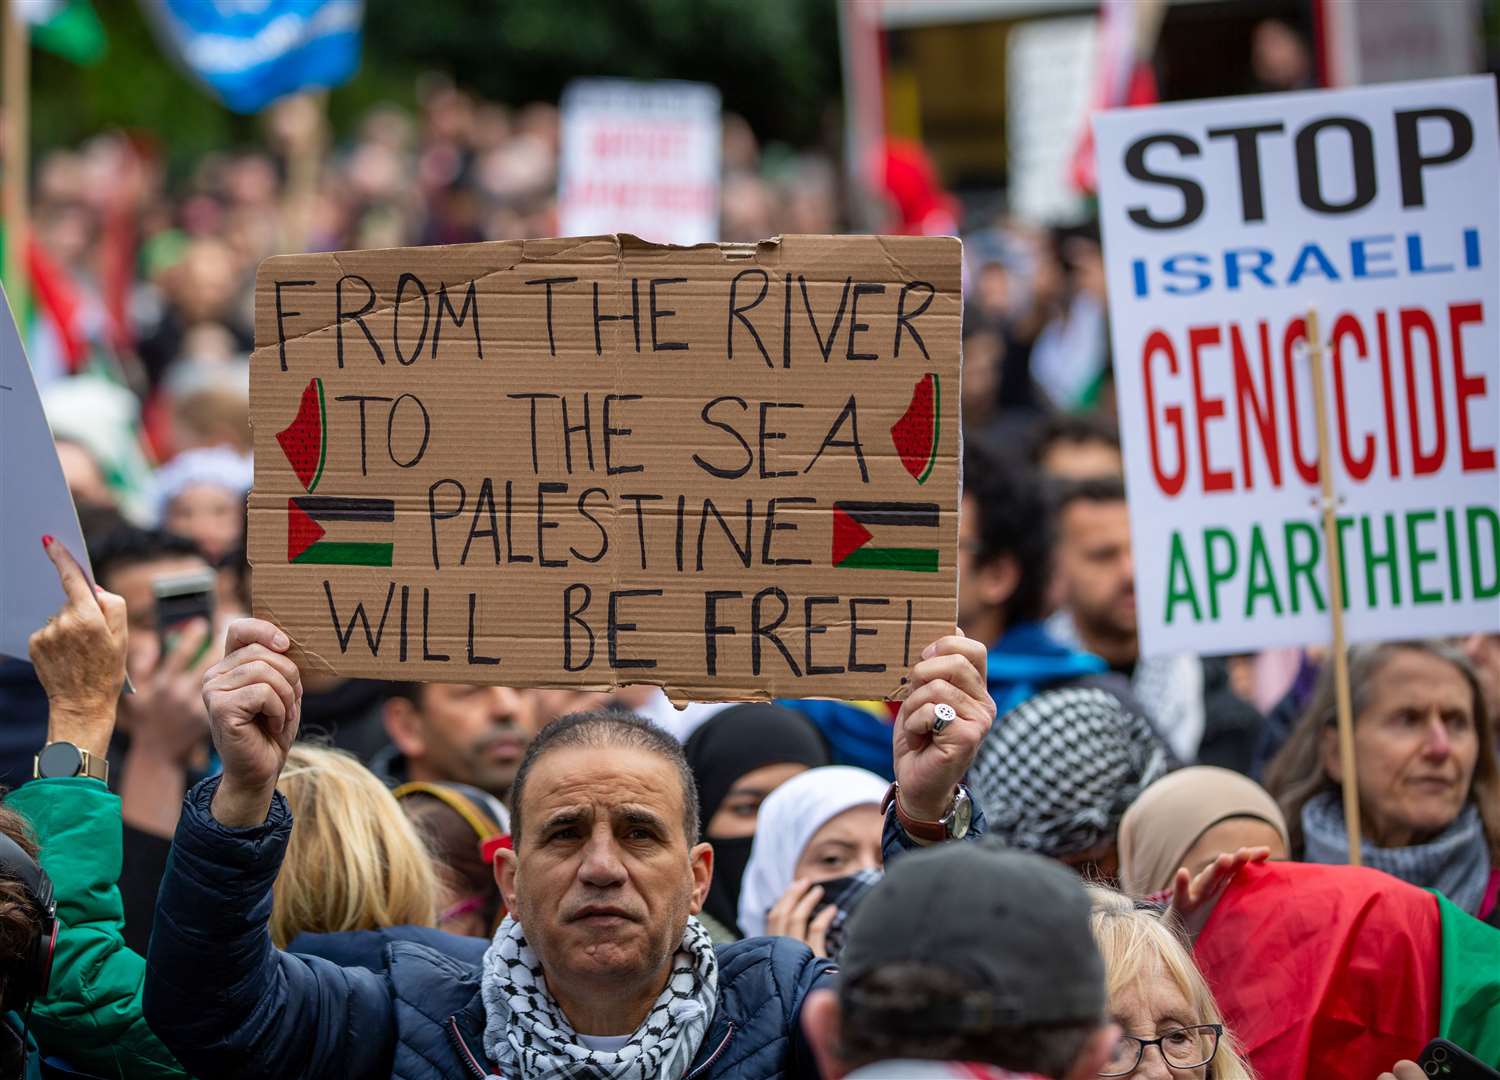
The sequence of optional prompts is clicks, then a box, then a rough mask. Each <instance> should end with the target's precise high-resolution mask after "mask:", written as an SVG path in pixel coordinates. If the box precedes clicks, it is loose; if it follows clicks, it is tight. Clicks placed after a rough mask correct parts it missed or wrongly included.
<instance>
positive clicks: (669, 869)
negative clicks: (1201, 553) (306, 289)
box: [0, 83, 1500, 1080]
mask: <svg viewBox="0 0 1500 1080" xmlns="http://www.w3.org/2000/svg"><path fill="white" fill-rule="evenodd" d="M557 142H558V118H557V112H556V109H555V108H553V107H552V106H550V105H541V104H538V105H531V106H527V107H525V108H521V109H507V108H504V107H501V106H499V105H495V104H493V103H487V102H481V101H477V100H475V99H473V98H472V97H470V96H468V95H466V94H465V93H463V92H461V91H459V90H457V89H454V88H453V87H451V86H447V85H443V84H438V83H434V84H432V85H430V86H429V87H427V89H426V91H425V92H424V96H423V100H422V105H421V110H420V113H419V114H418V115H416V116H412V115H409V114H407V113H404V112H402V111H400V110H397V109H394V108H381V109H377V110H374V111H373V112H371V113H370V114H369V115H368V116H367V117H365V118H364V120H363V121H362V122H361V123H360V124H359V125H358V127H357V129H356V130H355V131H354V132H353V133H352V134H351V136H350V137H349V138H348V139H347V140H346V141H337V142H336V141H333V140H331V139H330V138H329V136H328V133H327V132H326V131H324V130H323V128H322V121H321V118H320V116H319V114H318V112H317V111H316V109H314V108H312V107H311V106H310V105H309V103H308V102H307V101H305V100H302V99H294V100H291V101H288V102H286V103H284V104H283V105H281V106H279V107H277V108H275V109H274V110H272V111H271V112H270V113H268V122H267V144H266V146H264V147H261V148H254V149H245V150H239V151H234V152H226V153H225V154H224V155H222V156H219V157H214V158H211V159H205V160H203V161H201V162H198V163H197V164H196V166H195V167H194V168H193V169H192V170H191V172H189V173H188V174H186V175H184V176H181V177H173V178H172V179H171V182H168V176H167V170H166V169H165V168H164V165H163V163H162V161H161V160H160V158H159V157H158V156H157V155H156V154H155V153H154V152H153V148H152V147H150V146H149V145H145V144H143V143H141V142H139V141H137V140H132V139H129V138H125V137H121V136H101V137H99V138H98V139H96V140H93V141H91V142H90V143H88V144H87V145H85V146H83V147H80V148H78V149H76V150H68V151H57V152H53V153H51V154H49V155H47V156H45V157H44V158H43V159H42V160H41V161H40V162H39V165H38V170H37V180H36V195H35V200H36V205H35V221H36V238H35V252H34V254H33V257H32V259H31V263H32V266H33V274H34V276H35V278H36V281H37V284H38V288H37V289H36V294H37V297H38V301H37V305H36V309H37V310H36V316H35V318H34V319H33V320H32V321H31V323H30V325H29V326H28V328H27V340H28V344H29V347H30V353H31V358H32V361H33V366H34V368H35V370H36V372H37V375H38V380H39V383H40V384H41V386H42V393H43V399H44V402H45V405H46V408H47V412H48V417H49V419H50V421H51V422H52V424H53V428H54V432H55V434H56V437H57V441H58V451H59V455H60V457H61V460H62V462H63V464H64V469H65V472H66V475H67V479H68V482H69V486H70V488H71V489H72V491H73V493H74V497H75V501H76V502H77V504H78V507H79V514H80V521H81V523H82V525H83V528H84V535H85V538H86V542H87V545H88V555H89V558H90V560H91V563H92V568H93V572H94V580H95V582H96V583H97V584H96V585H94V586H92V587H91V585H90V583H89V582H88V579H87V577H86V576H85V575H84V573H83V571H82V569H81V568H80V566H79V565H78V563H77V562H76V561H75V558H74V556H76V555H79V554H82V553H77V552H69V551H67V550H66V548H65V546H64V545H63V544H61V543H59V542H57V541H55V540H53V539H52V538H51V537H38V538H37V539H38V542H40V543H43V544H44V545H46V546H47V549H48V552H49V554H50V556H51V557H52V559H53V562H54V564H55V565H56V567H57V569H58V572H59V576H60V580H61V582H62V585H63V588H64V592H65V594H66V597H67V599H66V602H65V604H64V605H63V607H62V608H61V609H60V610H59V612H58V614H57V616H56V617H55V618H54V619H53V620H52V621H50V622H49V623H48V624H47V626H46V627H44V628H42V629H41V630H39V631H38V632H37V633H36V635H35V636H34V637H33V639H32V648H31V657H30V660H31V663H30V664H27V663H24V662H22V661H20V660H16V661H10V662H6V663H5V664H4V665H3V667H0V715H3V717H4V724H3V725H0V781H3V782H4V784H5V785H6V786H8V787H10V788H12V789H14V790H13V791H12V792H11V793H10V795H9V796H8V797H7V798H6V800H5V805H4V807H3V808H0V975H3V995H4V996H3V1009H4V1011H5V1012H6V1019H5V1023H4V1024H3V1025H0V1033H3V1038H0V1076H8V1075H12V1073H11V1072H7V1071H6V1070H7V1069H10V1068H11V1067H12V1066H13V1065H15V1064H16V1063H20V1062H23V1061H24V1062H26V1063H28V1064H29V1066H31V1067H33V1068H36V1067H41V1068H42V1069H44V1070H51V1073H50V1074H51V1075H96V1076H106V1077H122V1078H126V1077H174V1078H176V1077H185V1076H196V1077H200V1078H210V1077H212V1078H218V1077H251V1076H257V1077H260V1076H286V1077H308V1078H316V1077H327V1078H334V1077H338V1078H344V1077H351V1078H383V1077H386V1076H391V1077H396V1076H400V1077H404V1078H405V1077H429V1076H431V1077H436V1076H461V1075H469V1076H473V1077H475V1078H476V1080H478V1078H482V1077H486V1076H491V1075H496V1076H504V1077H525V1078H528V1080H530V1078H553V1077H557V1078H561V1077H573V1076H579V1077H583V1076H587V1077H610V1078H613V1077H621V1078H623V1077H639V1078H647V1077H671V1078H673V1080H680V1078H683V1077H694V1078H708V1077H733V1078H761V1077H765V1078H769V1077H779V1076H786V1077H817V1076H822V1077H828V1078H833V1077H840V1076H850V1077H856V1078H878V1077H923V1076H971V1077H973V1076H992V1077H1005V1076H1041V1077H1049V1078H1052V1080H1082V1078H1087V1077H1094V1076H1116V1077H1138V1078H1148V1077H1149V1078H1158V1080H1159V1078H1163V1077H1167V1076H1183V1077H1195V1078H1200V1080H1203V1078H1208V1077H1212V1078H1214V1080H1242V1078H1249V1077H1255V1076H1259V1077H1261V1078H1262V1080H1281V1078H1283V1077H1290V1076H1301V1075H1306V1076H1317V1077H1330V1076H1340V1077H1342V1076H1348V1077H1360V1078H1366V1077H1368V1078H1371V1080H1373V1078H1374V1077H1376V1076H1377V1075H1379V1074H1381V1073H1382V1072H1385V1071H1387V1070H1392V1071H1393V1075H1395V1076H1396V1077H1398V1078H1401V1080H1404V1078H1405V1077H1407V1076H1410V1075H1412V1073H1411V1070H1412V1069H1413V1068H1417V1067H1416V1066H1414V1065H1411V1064H1410V1062H1409V1061H1406V1060H1404V1059H1410V1058H1414V1057H1415V1056H1416V1055H1417V1053H1418V1052H1419V1051H1420V1050H1421V1049H1422V1047H1423V1045H1424V1044H1425V1043H1426V1042H1427V1041H1428V1040H1429V1039H1430V1038H1432V1037H1434V1036H1438V1035H1442V1036H1444V1037H1446V1038H1448V1039H1450V1040H1452V1041H1453V1042H1454V1043H1455V1044H1457V1045H1459V1046H1461V1047H1464V1048H1465V1049H1467V1050H1469V1051H1470V1052H1472V1053H1474V1054H1475V1055H1476V1056H1478V1057H1481V1058H1482V1059H1485V1060H1488V1061H1489V1062H1491V1063H1495V1062H1500V928H1497V927H1500V905H1497V899H1500V751H1497V729H1500V635H1488V636H1486V635H1476V636H1470V637H1467V638H1463V639H1455V640H1443V641H1438V640H1433V641H1411V642H1393V643H1389V644H1385V645H1380V646H1361V647H1358V648H1355V649H1353V650H1351V654H1350V658H1349V660H1350V665H1349V666H1350V673H1351V684H1352V690H1353V712H1354V717H1355V728H1354V736H1355V761H1356V770H1357V778H1358V788H1359V809H1360V814H1361V819H1362V822H1363V826H1364V835H1365V842H1364V850H1363V859H1362V861H1363V863H1364V866H1365V868H1364V869H1357V868H1353V867H1348V866H1345V865H1344V864H1345V862H1346V860H1347V852H1346V848H1345V846H1344V836H1345V822H1344V817H1343V815H1344V802H1343V798H1342V782H1343V779H1344V777H1343V773H1342V765H1341V761H1340V757H1339V754H1338V747H1337V735H1336V729H1335V724H1334V715H1335V714H1334V705H1333V689H1332V684H1331V680H1330V678H1329V670H1328V669H1330V668H1331V666H1332V665H1331V664H1329V663H1328V658H1327V656H1326V654H1325V653H1324V652H1321V651H1318V650H1279V651H1274V652H1268V653H1263V654H1259V655H1254V656H1233V657H1217V658H1205V657H1199V656H1197V655H1194V654H1185V655H1181V656H1170V657H1143V656H1142V655H1141V654H1140V648H1139V641H1138V638H1137V631H1136V626H1137V616H1136V597H1135V593H1134V590H1133V568H1132V562H1131V538H1130V531H1129V523H1128V517H1127V514H1126V494H1125V489H1124V485H1123V459H1122V455H1121V450H1120V446H1119V442H1118V439H1117V437H1116V435H1115V431H1114V428H1113V425H1112V422H1111V410H1112V402H1111V394H1110V386H1109V377H1108V372H1109V366H1108V353H1107V337H1106V333H1105V310H1106V309H1105V295H1104V285H1105V283H1104V271H1103V263H1102V259H1101V254H1100V249H1099V244H1098V241H1097V237H1095V236H1091V235H1090V234H1089V231H1088V230H1087V229H1078V230H1069V231H1063V232H1057V231H1053V232H1047V231H1038V230H1035V229H1030V228H1027V227H1024V226H1021V225H1019V224H1017V223H1015V222H1011V221H1006V220H998V221H978V222H969V221H963V220H961V211H960V209H959V207H958V204H957V203H955V202H954V201H953V200H952V199H950V198H949V197H948V196H946V195H945V194H944V193H943V191H942V190H941V188H940V186H939V185H938V182H937V178H936V174H935V172H934V170H933V169H932V167H931V164H930V162H928V161H927V160H926V159H925V156H924V155H923V154H922V153H921V152H920V150H919V149H918V148H915V147H912V146H903V145H893V146H892V147H890V148H889V150H888V153H887V169H886V180H887V190H886V192H885V193H884V194H885V195H886V196H887V199H886V204H887V206H886V208H887V211H888V213H889V219H888V220H887V221H886V222H885V225H884V228H885V229H887V230H888V231H953V230H954V229H957V228H959V227H960V226H962V227H963V228H964V231H965V236H966V240H967V243H966V254H965V258H966V266H965V294H966V304H965V312H966V314H965V325H964V368H963V386H962V404H963V421H964V428H965V439H966V444H967V450H966V456H965V461H964V469H963V477H964V481H963V483H964V487H963V496H962V503H961V514H960V542H959V551H958V555H957V557H958V566H959V610H958V616H959V617H958V626H959V627H961V628H962V630H961V631H960V632H958V633H955V634H953V635H951V636H948V637H945V638H942V639H940V640H938V641H935V642H932V643H931V644H930V645H929V646H928V648H927V649H926V651H924V652H923V653H922V658H921V660H920V661H919V662H918V663H916V664H914V665H913V667H912V669H911V671H910V673H909V681H908V686H909V690H910V692H909V693H908V696H907V697H906V698H905V699H904V700H903V701H902V702H900V703H899V704H896V703H892V704H890V705H887V704H886V703H883V702H831V701H784V702H777V703H757V704H742V705H729V706H722V705H711V704H698V705H693V706H690V707H689V708H688V709H686V710H681V711H679V710H675V709H673V708H672V707H671V706H670V705H669V704H668V703H667V702H666V700H665V698H664V697H663V695H662V694H661V693H660V691H659V690H656V689H654V688H626V689H625V690H622V691H620V692H618V693H616V694H608V695H607V694H601V693H585V692H578V693H573V692H567V691H557V690H548V691H539V690H525V689H513V688H508V687H480V686H466V685H453V684H410V683H399V684H398V683H381V682H374V681H368V680H352V679H339V678H334V677H330V676H324V675H313V674H304V673H302V672H300V671H299V670H298V669H297V667H296V665H295V664H293V663H292V662H291V661H290V660H289V659H288V658H287V657H286V655H285V653H286V650H287V649H288V647H289V645H290V642H289V640H288V638H287V636H286V635H285V634H284V633H283V632H282V631H281V629H280V628H278V627H277V626H275V625H274V624H271V623H268V622H265V621H261V620H257V619H253V618H250V617H249V607H250V605H249V592H250V590H249V580H248V579H249V569H248V567H247V565H246V561H245V556H244V542H245V536H244V533H245V528H246V520H245V510H244V505H245V495H246V492H247V491H248V488H249V486H250V481H251V474H252V470H251V464H250V457H249V453H250V451H249V447H250V440H249V424H248V417H249V406H248V382H247V361H246V354H247V351H248V349H249V347H250V344H251V333H250V327H251V324H252V318H251V316H252V312H251V309H250V304H251V292H252V290H251V285H252V282H253V275H254V271H255V267H256V265H257V263H258V262H259V260H260V259H261V258H263V257H265V256H267V255H270V254H274V253H276V252H279V251H284V250H288V249H289V248H292V247H300V248H305V249H307V250H318V249H321V250H332V249H339V248H346V247H370V246H393V245H401V244H411V243H450V242H464V241H475V240H485V239H512V238H518V237H529V236H547V235H553V234H555V233H556V232H557V227H556V213H555V189H556V164H557V149H558V147H557ZM309 163H313V164H309ZM724 168H725V179H724V185H723V207H722V234H723V238H724V239H726V240H757V239H761V238H764V237H767V236H771V235H774V234H777V233H781V232H788V233H790V232H838V231H843V230H845V229H847V228H848V227H850V226H851V224H852V222H851V221H850V220H849V219H848V217H847V216H846V212H845V205H846V203H845V200H844V199H843V197H842V194H841V191H842V188H841V184H842V180H841V178H840V176H839V175H838V172H837V170H836V169H835V168H834V166H833V165H832V163H831V159H830V158H828V157H826V156H823V155H819V154H815V153H812V154H795V153H791V152H789V151H785V150H784V149H782V148H776V147H761V146H760V145H758V143H757V141H756V139H755V137H754V135H753V133H752V132H751V131H750V129H749V128H748V126H747V125H745V124H744V123H743V122H742V121H739V120H738V119H736V118H733V117H727V118H726V122H725V139H724ZM185 579H196V580H201V581H206V582H208V585H207V586H206V588H207V589H208V590H209V592H210V593H211V596H212V600H211V603H210V604H209V605H208V606H207V607H206V608H205V610H204V611H201V612H197V613H195V614H194V615H192V616H191V617H189V618H186V619H184V620H180V621H173V620H171V619H170V618H167V617H166V613H165V612H164V611H163V610H160V609H159V608H158V596H159V594H160V588H159V586H160V583H161V582H163V581H164V580H172V581H177V582H180V581H182V580H185ZM127 679H128V681H129V684H130V687H131V692H129V693H123V694H122V687H123V686H124V685H125V683H126V681H127ZM44 747H45V748H46V749H47V754H45V755H43V756H42V757H38V756H37V755H38V753H39V751H42V750H43V748H44ZM44 757H45V759H46V762H45V767H44V761H43V758H44ZM38 866H39V867H40V871H44V872H45V873H44V875H43V874H41V873H40V872H39V871H38V870H37V868H38ZM43 956H45V958H46V962H45V963H43V961H42V959H41V958H42V957H43ZM48 971H50V977H49V976H48V974H47V972H48ZM32 1044H34V1046H33V1045H32ZM67 1070H72V1071H67ZM43 1074H44V1075H45V1074H46V1072H45V1071H44V1073H43ZM14 1075H21V1074H20V1073H19V1072H16V1073H14ZM33 1075H36V1073H33ZM1416 1075H1421V1071H1420V1069H1419V1068H1418V1071H1417V1074H1416Z"/></svg>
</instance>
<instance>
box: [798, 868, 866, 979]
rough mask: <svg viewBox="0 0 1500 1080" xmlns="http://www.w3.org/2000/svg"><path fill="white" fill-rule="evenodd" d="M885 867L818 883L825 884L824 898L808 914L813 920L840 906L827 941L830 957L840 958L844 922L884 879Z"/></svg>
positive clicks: (829, 926)
mask: <svg viewBox="0 0 1500 1080" xmlns="http://www.w3.org/2000/svg"><path fill="white" fill-rule="evenodd" d="M882 873H883V871H881V870H879V869H875V870H861V871H860V872H859V873H857V874H850V875H848V876H847V877H838V878H830V879H829V880H828V881H820V882H818V884H819V885H820V886H822V888H823V898H822V899H821V900H819V901H818V906H817V907H815V908H813V910H812V914H811V915H810V916H809V917H808V921H809V922H811V921H812V920H813V919H816V918H817V917H818V916H819V915H821V914H822V913H823V909H824V908H826V907H830V906H831V907H836V908H838V909H839V913H838V914H837V915H835V916H834V917H833V921H832V922H831V923H829V924H828V933H827V935H826V937H825V939H824V945H825V947H826V948H827V950H828V959H830V960H835V961H836V960H838V958H839V953H840V952H842V951H843V948H844V926H845V924H846V923H847V922H848V921H849V916H850V914H851V913H853V911H854V909H855V908H856V907H858V906H859V902H860V901H861V900H863V899H864V898H865V896H866V894H868V893H869V891H870V890H871V889H872V888H873V887H874V886H875V884H876V883H877V882H879V881H880V878H881V874H882Z"/></svg>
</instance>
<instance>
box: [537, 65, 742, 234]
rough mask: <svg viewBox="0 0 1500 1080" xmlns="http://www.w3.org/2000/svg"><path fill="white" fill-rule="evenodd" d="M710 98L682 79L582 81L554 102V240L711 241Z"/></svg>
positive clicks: (716, 135)
mask: <svg viewBox="0 0 1500 1080" xmlns="http://www.w3.org/2000/svg"><path fill="white" fill-rule="evenodd" d="M721 140H722V124H721V121H720V116H719V92H718V90H716V89H715V88H714V87H712V86H707V85H705V84H703V83H690V82H630V81H628V80H625V79H582V80H579V81H577V82H574V83H571V84H569V86H568V88H567V89H566V90H565V91H564V92H563V97H562V155H561V162H560V164H559V176H558V217H559V224H558V230H559V235H562V236H602V235H606V234H608V233H620V232H623V233H633V234H635V235H636V236H639V237H641V238H643V239H645V240H650V241H653V242H655V243H661V244H700V243H706V242H709V241H714V240H717V239H718V238H719V159H720V148H721Z"/></svg>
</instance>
